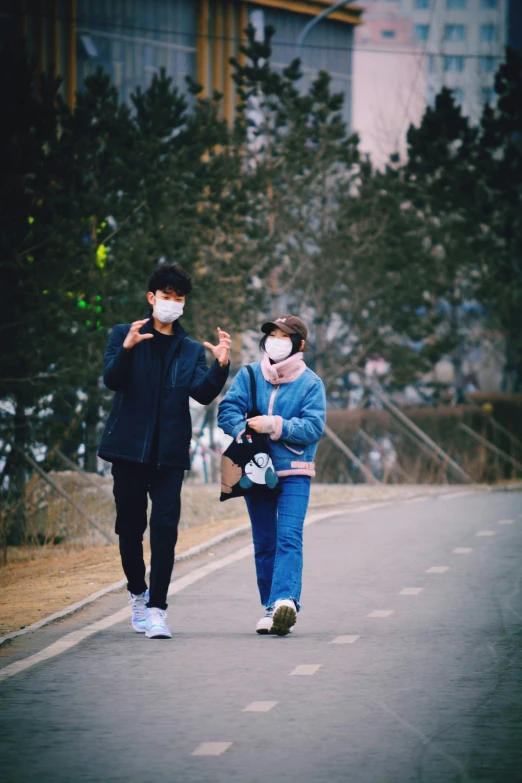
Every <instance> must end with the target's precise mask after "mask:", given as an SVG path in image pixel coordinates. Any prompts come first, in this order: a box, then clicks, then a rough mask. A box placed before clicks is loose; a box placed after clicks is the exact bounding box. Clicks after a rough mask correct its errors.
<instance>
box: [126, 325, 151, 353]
mask: <svg viewBox="0 0 522 783" xmlns="http://www.w3.org/2000/svg"><path fill="white" fill-rule="evenodd" d="M147 321H150V318H144V319H143V320H142V321H134V323H132V324H131V328H130V329H129V331H128V333H127V337H126V338H125V340H124V341H123V347H124V348H125V350H126V351H130V350H131V348H134V346H135V345H138V343H141V342H143V340H150V339H151V337H154V335H153V334H150V332H147V333H146V334H141V333H140V329H141V327H142V326H143V324H146V323H147Z"/></svg>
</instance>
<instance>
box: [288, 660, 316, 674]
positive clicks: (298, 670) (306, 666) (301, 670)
mask: <svg viewBox="0 0 522 783" xmlns="http://www.w3.org/2000/svg"><path fill="white" fill-rule="evenodd" d="M322 665H323V664H322V663H302V664H301V665H300V666H296V667H295V669H294V670H293V671H292V672H290V676H296V677H311V676H312V674H315V673H316V672H318V671H319V669H320V668H321V666H322Z"/></svg>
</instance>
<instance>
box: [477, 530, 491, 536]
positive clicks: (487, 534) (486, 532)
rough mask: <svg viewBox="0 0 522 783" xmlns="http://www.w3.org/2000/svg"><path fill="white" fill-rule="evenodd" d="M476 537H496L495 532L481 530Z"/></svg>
mask: <svg viewBox="0 0 522 783" xmlns="http://www.w3.org/2000/svg"><path fill="white" fill-rule="evenodd" d="M475 535H476V536H482V537H486V536H494V535H495V531H494V530H479V531H478V533H475Z"/></svg>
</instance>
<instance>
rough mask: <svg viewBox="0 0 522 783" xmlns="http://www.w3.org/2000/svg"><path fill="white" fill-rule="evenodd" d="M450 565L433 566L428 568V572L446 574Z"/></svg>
mask: <svg viewBox="0 0 522 783" xmlns="http://www.w3.org/2000/svg"><path fill="white" fill-rule="evenodd" d="M449 568H450V567H449V566H431V568H427V569H426V573H427V574H445V573H446V571H449Z"/></svg>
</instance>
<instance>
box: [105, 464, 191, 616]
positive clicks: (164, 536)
mask: <svg viewBox="0 0 522 783" xmlns="http://www.w3.org/2000/svg"><path fill="white" fill-rule="evenodd" d="M112 475H113V478H114V499H115V501H116V534H117V535H118V536H119V539H120V554H121V562H122V566H123V570H124V572H125V576H126V577H127V589H128V590H129V592H131V593H134V595H139V594H141V593H143V592H144V591H145V590H146V589H147V583H146V582H145V562H144V560H143V534H144V533H145V530H146V529H147V494H148V495H150V499H151V501H152V511H151V515H150V551H151V562H150V599H149V606H156V607H158V608H159V609H166V608H167V591H168V589H169V584H170V578H171V576H172V569H173V567H174V549H175V546H176V541H177V539H178V524H179V516H180V512H181V498H180V496H181V485H182V483H183V477H184V470H183V469H182V468H168V467H167V468H157V467H155V466H152V465H140V464H139V463H137V462H126V461H124V460H118V461H115V462H113V463H112Z"/></svg>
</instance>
